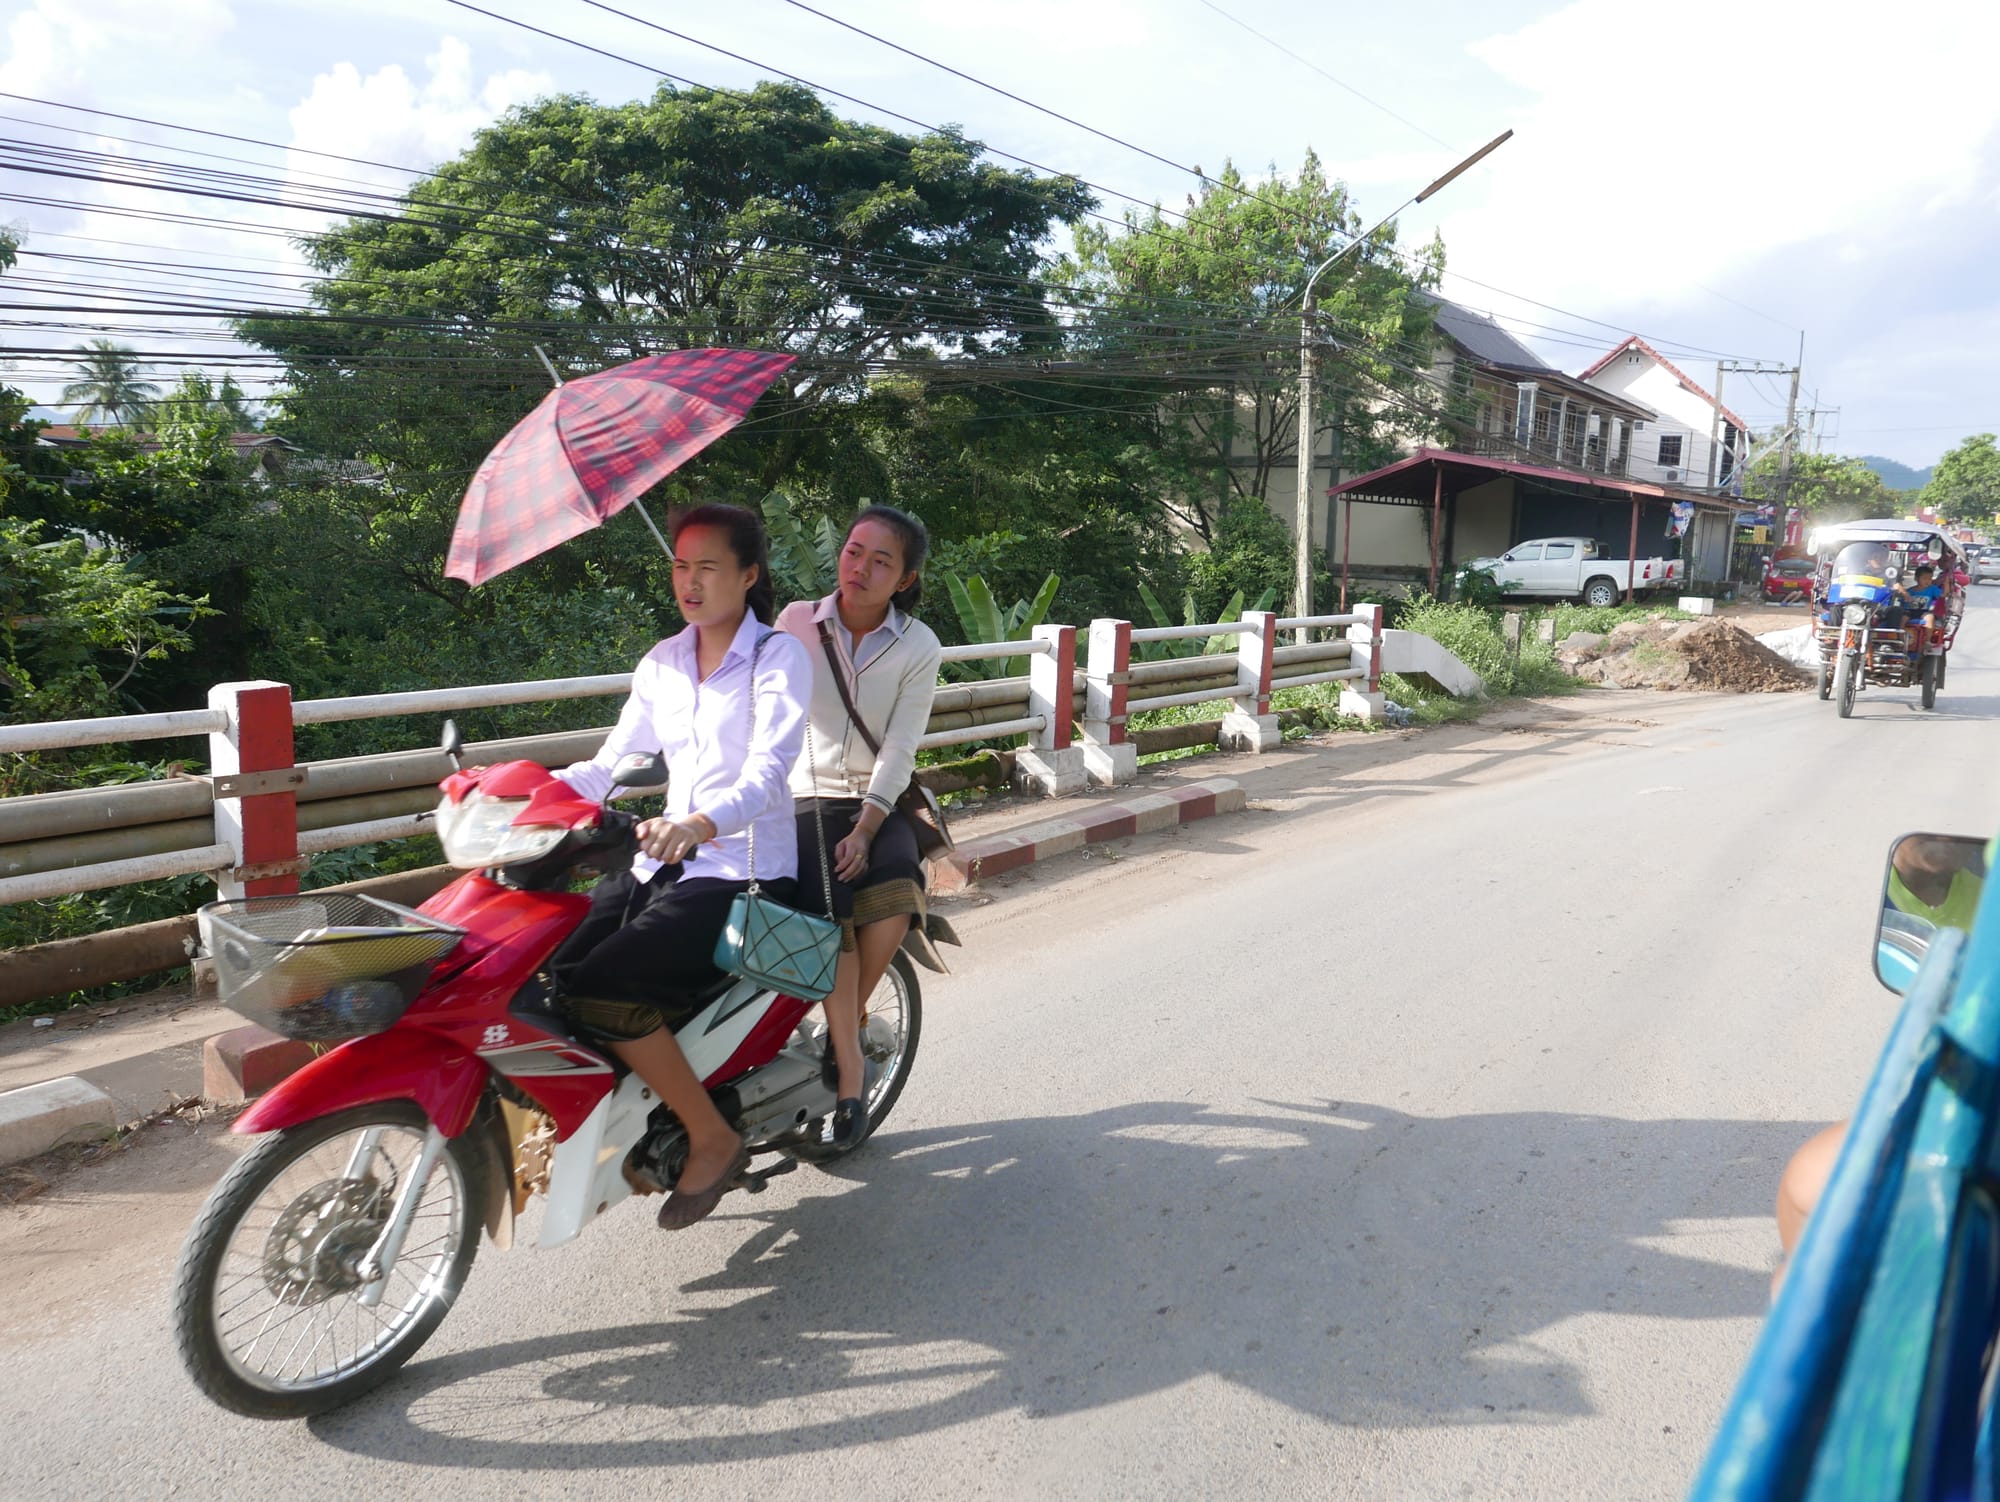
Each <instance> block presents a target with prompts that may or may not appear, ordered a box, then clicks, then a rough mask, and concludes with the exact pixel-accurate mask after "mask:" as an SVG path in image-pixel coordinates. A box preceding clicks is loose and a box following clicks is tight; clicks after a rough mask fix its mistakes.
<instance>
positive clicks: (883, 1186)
mask: <svg viewBox="0 0 2000 1502" xmlns="http://www.w3.org/2000/svg"><path fill="white" fill-rule="evenodd" d="M1815 1125H1816V1124H1815V1123H1805V1122H1798V1123H1772V1122H1749V1121H1693V1120H1666V1121H1626V1120H1618V1119H1613V1118H1608V1117H1599V1116H1584V1115H1567V1114H1561V1113H1543V1112H1527V1113H1518V1114H1504V1115H1487V1116H1457V1117H1445V1118H1429V1117H1419V1116H1412V1115H1408V1114H1405V1113H1403V1112H1401V1111H1398V1110H1394V1109H1391V1108H1386V1107H1380V1106H1369V1105H1356V1104H1351V1103H1333V1102H1318V1103H1308V1104H1289V1103H1283V1102H1271V1103H1260V1104H1259V1105H1258V1107H1257V1108H1255V1109H1252V1110H1247V1111H1220V1110H1209V1109H1203V1108H1201V1107H1199V1106H1197V1105H1193V1104H1190V1103H1186V1102H1148V1103H1142V1104H1134V1105H1128V1106H1121V1107H1117V1108H1114V1109H1110V1110H1105V1111H1100V1112H1095V1113H1089V1114H1084V1115H1077V1116H1057V1117H1045V1118H1040V1119H1033V1120H1016V1121H994V1122H987V1123H982V1124H979V1125H976V1126H969V1127H963V1128H955V1129H950V1130H937V1131H924V1132H907V1133H895V1134H893V1135H891V1136H889V1137H885V1138H883V1139H879V1140H877V1141H876V1142H873V1143H871V1144H870V1145H869V1148H868V1149H867V1150H866V1151H865V1152H864V1153H863V1154H862V1155H861V1156H860V1157H858V1158H857V1159H855V1160H853V1161H852V1162H851V1163H849V1164H847V1165H845V1166H843V1168H842V1169H841V1170H840V1177H842V1178H845V1179H848V1180H850V1183H849V1185H848V1186H847V1189H846V1192H844V1193H837V1194H827V1195H815V1196H811V1197H808V1198H805V1199H803V1200H802V1201H800V1202H798V1203H796V1204H794V1205H790V1206H787V1207H785V1208H784V1209H782V1210H781V1211H779V1212H777V1213H775V1214H770V1215H766V1214H764V1213H762V1212H761V1211H760V1209H759V1207H758V1203H757V1201H755V1200H752V1199H750V1198H748V1197H746V1196H741V1195H739V1196H733V1197H732V1198H731V1199H730V1200H728V1201H725V1204H724V1209H723V1212H722V1213H721V1215H719V1216H718V1220H721V1221H723V1222H724V1224H723V1225H721V1226H718V1227H716V1228H715V1229H714V1230H710V1229H709V1228H703V1229H702V1230H701V1231H698V1232H695V1233H688V1234H690V1235H697V1236H707V1237H709V1238H710V1239H711V1240H717V1241H721V1240H726V1239H728V1238H729V1237H736V1238H740V1239H736V1240H735V1241H734V1244H733V1249H732V1250H729V1251H728V1252H727V1253H726V1260H724V1261H722V1262H721V1263H720V1265H718V1266H717V1267H716V1269H715V1270H714V1271H713V1272H711V1273H708V1274H706V1275H703V1276H700V1277H698V1278H696V1279H695V1280H694V1281H692V1282H688V1283H685V1284H684V1285H682V1286H681V1287H679V1288H678V1289H671V1288H667V1287H661V1288H657V1289H647V1288H623V1287H620V1288H611V1287H606V1288H603V1289H602V1290H601V1293H602V1300H603V1302H602V1309H603V1312H604V1319H603V1322H602V1323H600V1324H596V1325H594V1326H592V1327H590V1328H579V1329H573V1330H570V1331H566V1332H563V1333H557V1334H537V1335H536V1336H534V1337H533V1338H530V1339H523V1340H521V1341H518V1342H515V1343H511V1344H506V1345H500V1346H495V1347H489V1348H484V1349H478V1350H469V1351H464V1352H459V1353H456V1354H450V1355H444V1356H440V1357H437V1358H434V1359H423V1358H421V1357H420V1358H419V1360H418V1361H417V1362H416V1363H414V1364H413V1365H412V1366H411V1367H409V1368H408V1369H406V1370H405V1372H404V1373H403V1374H401V1375H400V1376H399V1377H398V1378H397V1379H395V1380H394V1381H393V1382H392V1383H391V1384H390V1385H389V1386H387V1387H386V1388H384V1389H383V1390H382V1391H380V1392H378V1393H376V1394H374V1395H371V1396H370V1397H368V1398H365V1399H363V1400H361V1401H360V1402H358V1403H357V1404H355V1405H354V1406H353V1407H351V1408H349V1409H346V1410H343V1411H341V1412H338V1413H335V1414H332V1415H329V1416H326V1417H323V1418H320V1419H317V1420H314V1421H313V1422H312V1430H313V1432H314V1433H315V1434H316V1435H317V1436H318V1437H319V1438H320V1439H321V1440H323V1441H324V1442H326V1443H328V1444H331V1445H334V1446H337V1447H340V1448H343V1449H349V1450H353V1451H355V1452H357V1453H368V1454H381V1453H391V1454H395V1455H398V1456H399V1457H405V1458H409V1459H420V1460H422V1461H423V1462H424V1463H427V1464H432V1465H437V1466H444V1467H454V1468H467V1469H496V1470H547V1471H568V1470H591V1469H597V1468H602V1467H632V1466H642V1467H661V1468H675V1467H680V1466H686V1465H694V1464H701V1463H708V1462H714V1461H719V1460H743V1459H757V1458H763V1457H772V1456H784V1455H796V1454H799V1453H802V1452H812V1451H820V1450H837V1449H840V1448H843V1447H846V1446H849V1445H853V1444H857V1443H862V1442H875V1441H879V1440H883V1439H894V1438H900V1437H906V1436H910V1435H915V1434H924V1433H930V1432H934V1431H937V1430H941V1429H945V1428H948V1427H950V1426H954V1425H960V1424H964V1423H967V1422H968V1421H973V1420H978V1419H981V1418H984V1417H988V1416H991V1415H995V1414H1001V1413H1010V1414H1016V1415H1021V1416H1026V1417H1028V1418H1037V1417H1043V1416H1049V1415H1060V1414H1068V1413H1074V1412H1078V1411H1082V1410H1089V1409H1097V1408H1102V1407H1105V1406H1108V1405H1115V1404H1119V1403H1123V1402H1126V1401H1128V1400H1131V1399H1134V1398H1139V1397H1143V1396H1145V1395H1148V1394H1152V1393H1157V1392H1160V1391H1162V1390H1165V1389H1170V1388H1172V1387H1174V1386H1176V1385H1178V1384H1183V1383H1187V1382H1189V1381H1191V1380H1192V1379H1197V1378H1204V1377H1206V1378H1221V1379H1222V1380H1224V1381H1227V1382H1231V1383H1237V1384H1241V1385H1243V1386H1244V1387H1247V1388H1250V1389H1254V1390H1255V1391H1257V1392H1258V1393H1261V1394H1264V1395H1266V1396H1268V1397H1269V1398H1272V1399H1275V1400H1277V1401H1279V1402H1282V1403H1284V1404H1287V1405H1289V1406H1290V1407H1291V1408H1293V1409H1294V1410H1296V1411H1298V1412H1300V1413H1302V1414H1305V1415H1309V1416H1312V1417H1315V1418H1318V1419H1320V1420H1323V1421H1327V1422H1332V1423H1338V1424H1344V1425H1355V1426H1386V1427H1404V1426H1409V1425H1464V1424H1480V1423H1503V1422H1504V1423H1522V1422H1529V1423H1534V1422H1555V1421H1561V1420H1564V1419H1567V1418H1571V1417H1575V1416H1578V1415H1582V1414H1587V1413H1589V1412H1591V1411H1592V1410H1591V1403H1590V1399H1589V1397H1588V1395H1587V1393H1586V1390H1585V1384H1584V1374H1583V1372H1582V1370H1581V1368H1580V1367H1579V1366H1578V1365H1577V1364H1576V1363H1575V1362H1574V1361H1572V1360H1571V1359H1569V1358H1568V1357H1567V1356H1566V1355H1565V1354H1563V1353H1564V1351H1565V1350H1569V1351H1574V1350H1575V1348H1576V1344H1577V1341H1578V1339H1579V1337H1578V1336H1577V1335H1576V1334H1575V1332H1566V1333H1554V1327H1557V1326H1559V1325H1561V1324H1562V1323H1563V1322H1565V1321H1569V1320H1572V1319H1574V1318H1576V1317H1579V1316H1590V1315H1600V1314H1603V1313H1606V1312H1613V1313H1620V1314H1628V1315H1638V1316H1642V1317H1647V1318H1650V1319H1652V1320H1714V1319H1718V1318H1745V1317H1754V1316H1755V1315H1757V1314H1758V1313H1759V1312H1761V1310H1762V1309H1763V1307H1764V1303H1765V1298H1766V1292H1767V1284H1768V1277H1769V1264H1770V1260H1771V1257H1772V1256H1773V1255H1774V1254H1775V1250H1776V1242H1775V1236H1772V1237H1771V1238H1770V1246H1769V1248H1768V1250H1767V1249H1765V1248H1764V1246H1763V1238H1764V1235H1765V1234H1766V1233H1765V1232H1764V1230H1763V1228H1762V1227H1761V1226H1753V1227H1751V1228H1749V1230H1748V1233H1747V1234H1746V1233H1745V1228H1744V1226H1743V1225H1742V1221H1743V1220H1744V1219H1745V1218H1749V1217H1757V1218H1760V1219H1761V1218H1763V1217H1766V1216H1768V1214H1769V1210H1770V1203H1771V1197H1772V1186H1773V1183H1774V1181H1775V1177H1776V1172H1777V1165H1779V1164H1780V1163H1782V1161H1783V1159H1784V1158H1785V1156H1786V1155H1787V1154H1788V1153H1790V1152H1791V1150H1792V1149H1793V1148H1794V1147H1796V1146H1797V1144H1798V1143H1799V1142H1800V1141H1801V1140H1802V1139H1803V1138H1804V1137H1805V1136H1806V1135H1808V1134H1809V1132H1810V1131H1811V1130H1813V1128H1814V1126H1815ZM806 1171H807V1172H811V1170H806ZM808 1187H810V1186H808ZM620 1215H621V1216H622V1217H623V1218H622V1219H620V1218H614V1221H613V1222H612V1223H611V1224H609V1225H607V1226H604V1227H600V1228H594V1229H593V1230H592V1231H591V1232H590V1233H589V1234H592V1235H653V1234H655V1233H654V1232H652V1231H651V1230H650V1228H644V1229H642V1228H641V1227H640V1226H639V1225H637V1224H636V1223H635V1221H636V1217H635V1216H634V1215H633V1214H632V1213H630V1212H620ZM1732 1223H1733V1224H1732ZM688 1245H690V1246H694V1245H698V1243H688ZM1746 1246H1749V1247H1750V1248H1751V1249H1752V1250H1751V1251H1750V1253H1749V1254H1747V1255H1746V1253H1745V1251H1744V1248H1745V1247H1746ZM718 1250H720V1248H718ZM513 1255H516V1256H534V1255H543V1256H549V1255H550V1254H536V1253H532V1252H522V1253H515V1254H513ZM569 1255H571V1254H568V1253H564V1254H560V1255H556V1256H553V1257H552V1258H551V1260H549V1261H548V1262H546V1263H545V1264H544V1266H545V1267H546V1268H547V1274H546V1276H547V1277H549V1278H553V1279H561V1278H563V1277H564V1275H565V1269H566V1268H569V1267H571V1266H572V1265H573V1264H572V1263H570V1262H567V1261H565V1260H564V1258H565V1257H567V1256H569ZM676 1260H679V1261H683V1262H684V1261H685V1260H686V1259H685V1257H678V1258H677V1259H676ZM480 1294H481V1288H480V1284H479V1280H478V1279H477V1277H475V1279H474V1282H473V1284H472V1286H471V1288H470V1289H469V1291H468V1293H467V1295H466V1298H467V1300H473V1299H477V1298H478V1297H479V1296H480ZM590 1307H596V1306H595V1305H592V1306H590ZM640 1310H644V1311H647V1317H645V1318H641V1319H637V1320H633V1319H631V1318H630V1316H631V1314H632V1313H633V1312H634V1311H640ZM655 1310H657V1312H654V1311H655ZM544 1321H546V1316H544Z"/></svg>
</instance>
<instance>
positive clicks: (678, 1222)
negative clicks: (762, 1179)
mask: <svg viewBox="0 0 2000 1502" xmlns="http://www.w3.org/2000/svg"><path fill="white" fill-rule="evenodd" d="M749 1166H750V1148H749V1146H748V1144H743V1145H740V1146H738V1147H737V1149H736V1156H735V1158H734V1159H732V1160H731V1162H730V1164H729V1166H728V1167H727V1168H725V1169H723V1171H722V1172H721V1173H719V1174H717V1175H716V1176H715V1180H714V1182H713V1183H711V1184H710V1185H709V1186H708V1187H707V1188H706V1189H697V1190H695V1191H694V1192H693V1193H692V1194H690V1193H688V1192H687V1191H685V1190H682V1189H676V1190H674V1192H673V1193H672V1194H670V1195H668V1196H667V1202H666V1203H665V1204H664V1205H662V1206H660V1229H661V1230H663V1231H685V1230H686V1229H687V1228H688V1227H689V1226H691V1225H693V1224H694V1223H695V1222H696V1221H699V1220H705V1219H706V1218H707V1217H708V1215H709V1213H710V1212H711V1211H713V1210H714V1209H715V1207H716V1206H717V1205H719V1204H721V1203H722V1197H723V1196H724V1195H725V1194H727V1193H729V1191H730V1190H732V1189H734V1188H735V1187H736V1185H737V1181H738V1180H740V1179H741V1178H742V1177H743V1173H744V1170H746V1169H747V1168H749Z"/></svg>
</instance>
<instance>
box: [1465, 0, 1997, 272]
mask: <svg viewBox="0 0 2000 1502" xmlns="http://www.w3.org/2000/svg"><path fill="white" fill-rule="evenodd" d="M1997 46H2000V6H1991V5H1977V6H1973V5H1966V4H1964V3H1963V0H1905V3H1902V4H1899V5H1898V6H1896V7H1895V10H1894V13H1893V18H1891V17H1889V16H1888V15H1885V14H1884V13H1883V12H1882V10H1881V8H1880V7H1879V6H1878V5H1876V4H1874V3H1872V0H1836V3H1832V4H1826V5H1822V6H1820V7H1818V8H1816V9H1815V10H1813V11H1812V12H1811V13H1810V15H1807V14H1805V13H1803V12H1801V11H1800V9H1799V7H1798V6H1797V5H1796V4H1792V3H1788V0H1681V3H1680V4H1677V5H1675V6H1673V7H1671V8H1669V9H1661V8H1659V7H1647V6H1634V5H1631V4H1629V3H1627V0H1578V3H1576V4H1573V5H1570V6H1568V7H1567V8H1565V9H1563V10H1560V11H1558V12H1556V13H1555V14H1553V15H1550V16H1547V17H1544V18H1543V19H1541V20H1539V21H1536V22H1534V23H1533V24H1532V25H1529V26H1526V27H1523V28H1522V29H1521V30H1519V31H1516V32H1513V33H1510V34H1507V35H1503V36H1496V37H1492V38H1489V39H1487V40H1484V41H1481V42H1477V43H1475V44H1473V46H1472V47H1471V49H1470V50H1471V52H1472V54H1473V55H1474V56H1475V57H1477V58H1478V59H1480V60H1481V61H1482V62H1484V63H1485V64H1486V65H1487V66H1489V67H1490V68H1491V69H1493V71H1494V72H1495V73H1496V74H1498V75H1499V76H1500V77H1501V78H1502V79H1504V80H1505V81H1506V82H1507V83H1509V84H1511V85H1513V86H1515V87H1516V88H1518V89H1520V90H1522V91H1524V92H1525V93H1526V94H1527V95H1528V96H1530V98H1531V100H1532V102H1531V103H1530V104H1529V105H1528V106H1527V108H1526V109H1525V111H1523V112H1522V113H1521V115H1520V116H1519V117H1518V118H1517V119H1516V120H1515V121H1514V122H1513V123H1514V124H1515V126H1516V128H1517V131H1518V134H1517V135H1516V137H1515V139H1514V140H1513V141H1512V142H1510V143H1509V144H1508V145H1507V146H1506V147H1505V148H1504V149H1503V150H1502V151H1500V152H1499V153H1497V154H1496V155H1495V156H1494V157H1493V158H1491V159H1490V160H1489V162H1488V163H1486V164H1482V166H1481V168H1479V169H1477V170H1478V171H1479V172H1480V173H1481V174H1482V180H1481V186H1482V187H1483V188H1484V190H1485V191H1484V194H1483V202H1479V203H1476V204H1472V205H1468V206H1466V207H1465V208H1463V209H1459V208H1456V207H1447V206H1445V205H1443V204H1440V208H1441V209H1443V210H1444V213H1443V224H1444V230H1445V238H1446V241H1447V243H1448V244H1449V245H1450V246H1451V248H1452V251H1453V254H1454V258H1455V259H1458V260H1459V261H1460V264H1463V265H1465V266H1467V267H1472V266H1477V267H1479V268H1480V271H1479V274H1480V275H1481V276H1482V278H1487V279H1490V280H1493V281H1495V282H1498V283H1500V284H1502V285H1507V286H1521V287H1539V288H1541V289H1543V293H1544V295H1545V296H1552V300H1555V301H1559V302H1565V303H1570V304H1572V305H1576V306H1588V305H1589V304H1591V303H1593V302H1603V301H1606V300H1610V299H1615V300H1617V301H1619V302H1621V303H1626V302H1630V301H1631V300H1632V299H1633V298H1634V296H1635V294H1637V295H1641V296H1645V297H1648V298H1650V299H1654V300H1657V301H1659V302H1662V303H1671V302H1673V301H1675V300H1677V299H1681V298H1687V299H1688V300H1692V298H1693V292H1694V289H1695V288H1697V287H1698V285H1699V284H1701V283H1704V282H1707V283H1711V284H1713V283H1714V282H1716V281H1718V280H1722V279H1724V278H1725V277H1726V275H1727V273H1728V272H1729V270H1730V269H1731V268H1732V267H1735V266H1740V265H1744V264H1748V263H1750V262H1753V261H1755V260H1756V259H1758V258H1759V257H1761V256H1764V255H1766V254H1768V253H1769V252H1771V251H1773V250H1776V249H1779V248H1781V247H1785V246H1794V245H1799V244H1801V243H1803V242H1805V241H1808V240H1813V239H1818V238H1822V237H1827V236H1843V237H1851V238H1852V239H1853V241H1854V242H1855V243H1856V244H1857V245H1858V246H1859V247H1860V248H1861V249H1862V252H1863V254H1866V253H1867V247H1868V246H1869V245H1870V243H1871V242H1874V241H1876V240H1877V239H1878V237H1879V231H1880V227H1881V226H1882V225H1883V224H1884V223H1885V222H1891V221H1894V220H1898V219H1903V218H1906V217H1908V216H1912V215H1922V214H1925V213H1927V212H1935V211H1936V210H1937V209H1938V208H1940V207H1943V206H1945V205H1948V204H1950V203H1952V202H1955V201H1959V200H1961V199H1962V198H1963V197H1964V196H1965V195H1966V194H1968V193H1970V192H1972V191H1973V190H1974V188H1975V186H1976V184H1977V181H1978V171H1979V161H1980V157H1979V153H1980V148H1981V146H1982V144H1983V143H1984V141H1985V139H1986V137H1987V136H1988V135H1989V133H1991V132H1992V131H1993V130H1994V129H1995V127H1996V126H2000V94H1996V93H1995V92H1994V91H1993V89H1992V88H1991V86H1990V79H1989V61H1988V60H1989V59H1990V57H1991V56H1992V54H1993V52H1994V50H1995V48H1996V47H1997Z"/></svg>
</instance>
